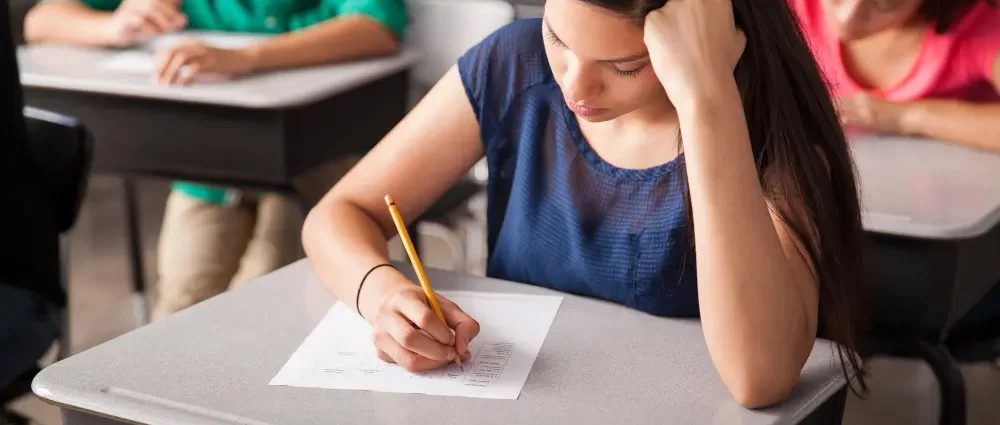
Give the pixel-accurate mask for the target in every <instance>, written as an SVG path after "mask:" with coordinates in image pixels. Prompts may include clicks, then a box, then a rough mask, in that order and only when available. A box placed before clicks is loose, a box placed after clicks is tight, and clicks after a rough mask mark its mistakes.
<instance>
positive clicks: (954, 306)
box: [851, 136, 1000, 424]
mask: <svg viewBox="0 0 1000 425" xmlns="http://www.w3.org/2000/svg"><path fill="white" fill-rule="evenodd" d="M851 146H852V148H853V150H854V159H855V162H856V164H857V167H858V172H859V176H860V181H861V190H862V200H863V208H864V210H865V213H864V224H865V228H866V230H868V232H869V241H868V245H867V252H866V262H867V267H866V269H867V272H866V279H867V283H868V285H867V288H866V292H867V294H868V297H869V311H870V312H871V313H872V317H871V319H872V320H873V322H874V323H873V324H874V325H875V331H876V338H875V342H876V343H882V344H885V343H888V346H886V347H874V348H873V350H874V351H876V352H877V353H888V354H903V355H911V356H918V357H922V358H924V359H925V360H927V361H928V363H930V365H931V367H932V368H933V369H934V372H935V374H936V375H937V377H938V380H939V381H940V382H941V384H942V398H943V402H942V418H941V422H942V423H949V424H964V423H965V396H964V384H963V381H962V376H961V373H960V372H959V370H958V365H957V364H956V363H955V361H954V359H952V357H951V356H950V355H949V353H948V350H947V348H946V347H945V346H944V345H943V344H944V342H945V340H946V339H947V338H948V335H949V332H950V330H951V328H952V326H953V325H954V324H955V322H957V321H958V320H959V319H960V318H962V316H963V315H965V314H966V313H967V312H968V311H969V310H970V309H971V308H972V307H973V306H974V305H975V304H976V303H977V302H978V301H979V300H980V299H982V297H983V295H984V294H985V293H986V292H987V291H989V289H990V288H991V287H992V286H993V285H994V284H995V283H996V282H997V281H1000V261H998V259H1000V226H997V224H998V222H1000V154H995V153H990V152H985V151H981V150H975V149H970V148H964V147H961V146H957V145H954V144H948V143H940V142H934V141H927V140H917V139H907V138H899V137H871V136H866V137H857V138H855V139H854V140H853V141H852V142H851Z"/></svg>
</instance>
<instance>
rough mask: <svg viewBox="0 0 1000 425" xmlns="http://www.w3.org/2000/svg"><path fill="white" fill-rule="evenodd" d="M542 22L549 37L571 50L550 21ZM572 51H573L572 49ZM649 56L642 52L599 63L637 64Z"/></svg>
mask: <svg viewBox="0 0 1000 425" xmlns="http://www.w3.org/2000/svg"><path fill="white" fill-rule="evenodd" d="M542 22H544V23H545V30H546V31H548V32H549V35H550V36H552V38H553V39H554V40H555V41H556V42H557V43H558V44H561V45H562V46H563V47H565V48H567V49H569V46H567V45H566V43H565V42H563V41H562V39H560V38H559V36H558V35H556V32H555V31H552V26H551V25H549V20H548V19H544V18H543V19H542ZM570 50H572V49H570ZM648 56H649V52H642V53H638V54H634V55H629V56H623V57H620V58H614V59H602V60H599V61H598V62H604V63H626V62H635V61H637V60H640V59H645V58H646V57H648Z"/></svg>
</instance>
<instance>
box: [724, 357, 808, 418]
mask: <svg viewBox="0 0 1000 425" xmlns="http://www.w3.org/2000/svg"><path fill="white" fill-rule="evenodd" d="M740 369H741V370H738V371H734V373H730V374H729V375H730V376H728V377H727V376H723V377H722V378H723V382H724V383H725V385H726V388H727V389H729V393H730V394H732V395H733V398H734V399H735V400H736V402H737V403H739V404H740V405H741V406H743V407H745V408H747V409H758V408H762V407H768V406H772V405H775V404H778V403H780V402H782V401H784V400H785V399H786V398H788V396H789V395H790V394H791V393H792V389H794V388H795V384H796V383H798V379H799V371H798V370H796V371H794V373H793V371H790V370H788V371H783V370H762V368H760V367H756V368H753V367H749V366H748V367H742V368H740ZM754 369H756V370H754Z"/></svg>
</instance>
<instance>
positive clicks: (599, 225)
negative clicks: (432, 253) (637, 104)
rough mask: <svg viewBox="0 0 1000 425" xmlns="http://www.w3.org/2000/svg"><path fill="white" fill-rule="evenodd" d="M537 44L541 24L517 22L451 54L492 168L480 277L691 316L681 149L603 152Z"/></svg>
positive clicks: (693, 287) (693, 296)
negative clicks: (636, 159) (629, 158)
mask: <svg viewBox="0 0 1000 425" xmlns="http://www.w3.org/2000/svg"><path fill="white" fill-rule="evenodd" d="M542 43H543V40H542V21H541V20H540V19H524V20H519V21H515V22H514V23H512V24H510V25H507V26H506V27H504V28H502V29H500V30H499V31H497V32H495V33H494V34H492V35H491V36H489V37H488V38H486V39H485V40H484V41H482V42H481V43H480V44H479V45H477V46H475V47H473V48H472V49H470V50H469V51H468V52H467V53H466V54H465V55H463V56H462V57H461V58H460V59H459V61H458V68H459V73H460V74H461V78H462V84H463V85H464V86H465V91H466V94H467V95H468V98H469V101H470V102H471V104H472V107H473V109H474V110H475V113H476V118H477V119H478V121H479V127H480V136H481V138H482V141H483V145H484V149H485V152H486V161H487V163H488V165H489V182H488V184H487V194H488V198H489V200H488V207H487V220H488V232H489V233H488V235H489V236H488V246H489V253H490V254H489V255H490V257H489V263H488V266H487V275H488V276H490V277H496V278H500V279H506V280H511V281H516V282H524V283H529V284H534V285H539V286H544V287H548V288H553V289H556V290H559V291H564V292H569V293H574V294H580V295H585V296H590V297H595V298H600V299H604V300H608V301H612V302H616V303H620V304H624V305H626V306H629V307H633V308H636V309H639V310H642V311H645V312H648V313H651V314H655V315H660V316H688V317H691V316H697V315H698V292H697V284H696V280H695V279H696V276H695V275H696V273H695V262H694V251H693V249H692V248H691V244H690V239H689V235H688V228H687V213H686V206H685V201H684V191H685V190H686V187H685V182H684V175H683V174H684V163H683V161H684V158H683V156H680V157H678V158H677V159H675V160H673V161H671V162H668V163H666V164H663V165H659V166H656V167H653V168H648V169H642V170H630V169H622V168H617V167H615V166H613V165H611V164H609V163H607V162H605V161H604V160H602V159H601V158H600V157H599V156H598V155H597V154H596V153H595V152H594V150H593V149H591V147H590V145H589V144H588V143H587V141H586V139H584V137H583V134H582V133H581V131H580V127H579V124H578V123H577V121H576V117H575V115H574V114H573V112H572V111H570V110H569V108H568V107H567V106H566V103H565V101H564V100H563V95H562V92H561V91H560V89H559V86H558V85H557V84H556V82H555V80H554V79H553V76H552V73H551V70H550V68H549V64H548V60H547V58H546V56H545V50H544V45H543V44H542Z"/></svg>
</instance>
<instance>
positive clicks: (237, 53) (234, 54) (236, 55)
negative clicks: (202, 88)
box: [155, 40, 254, 85]
mask: <svg viewBox="0 0 1000 425" xmlns="http://www.w3.org/2000/svg"><path fill="white" fill-rule="evenodd" d="M253 66H254V64H253V55H252V53H251V52H250V50H248V49H236V50H233V49H220V48H216V47H211V46H208V45H205V44H204V43H202V42H200V41H198V40H185V41H182V42H179V43H177V44H175V45H173V46H170V47H169V48H167V49H166V50H164V51H162V52H160V53H159V55H158V57H157V61H156V76H155V77H156V81H157V82H159V83H162V84H171V85H173V84H180V85H187V84H190V83H191V82H192V81H194V79H195V77H197V76H198V75H201V74H215V75H221V76H224V77H228V78H233V77H238V76H241V75H244V74H247V73H249V72H251V71H253Z"/></svg>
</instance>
